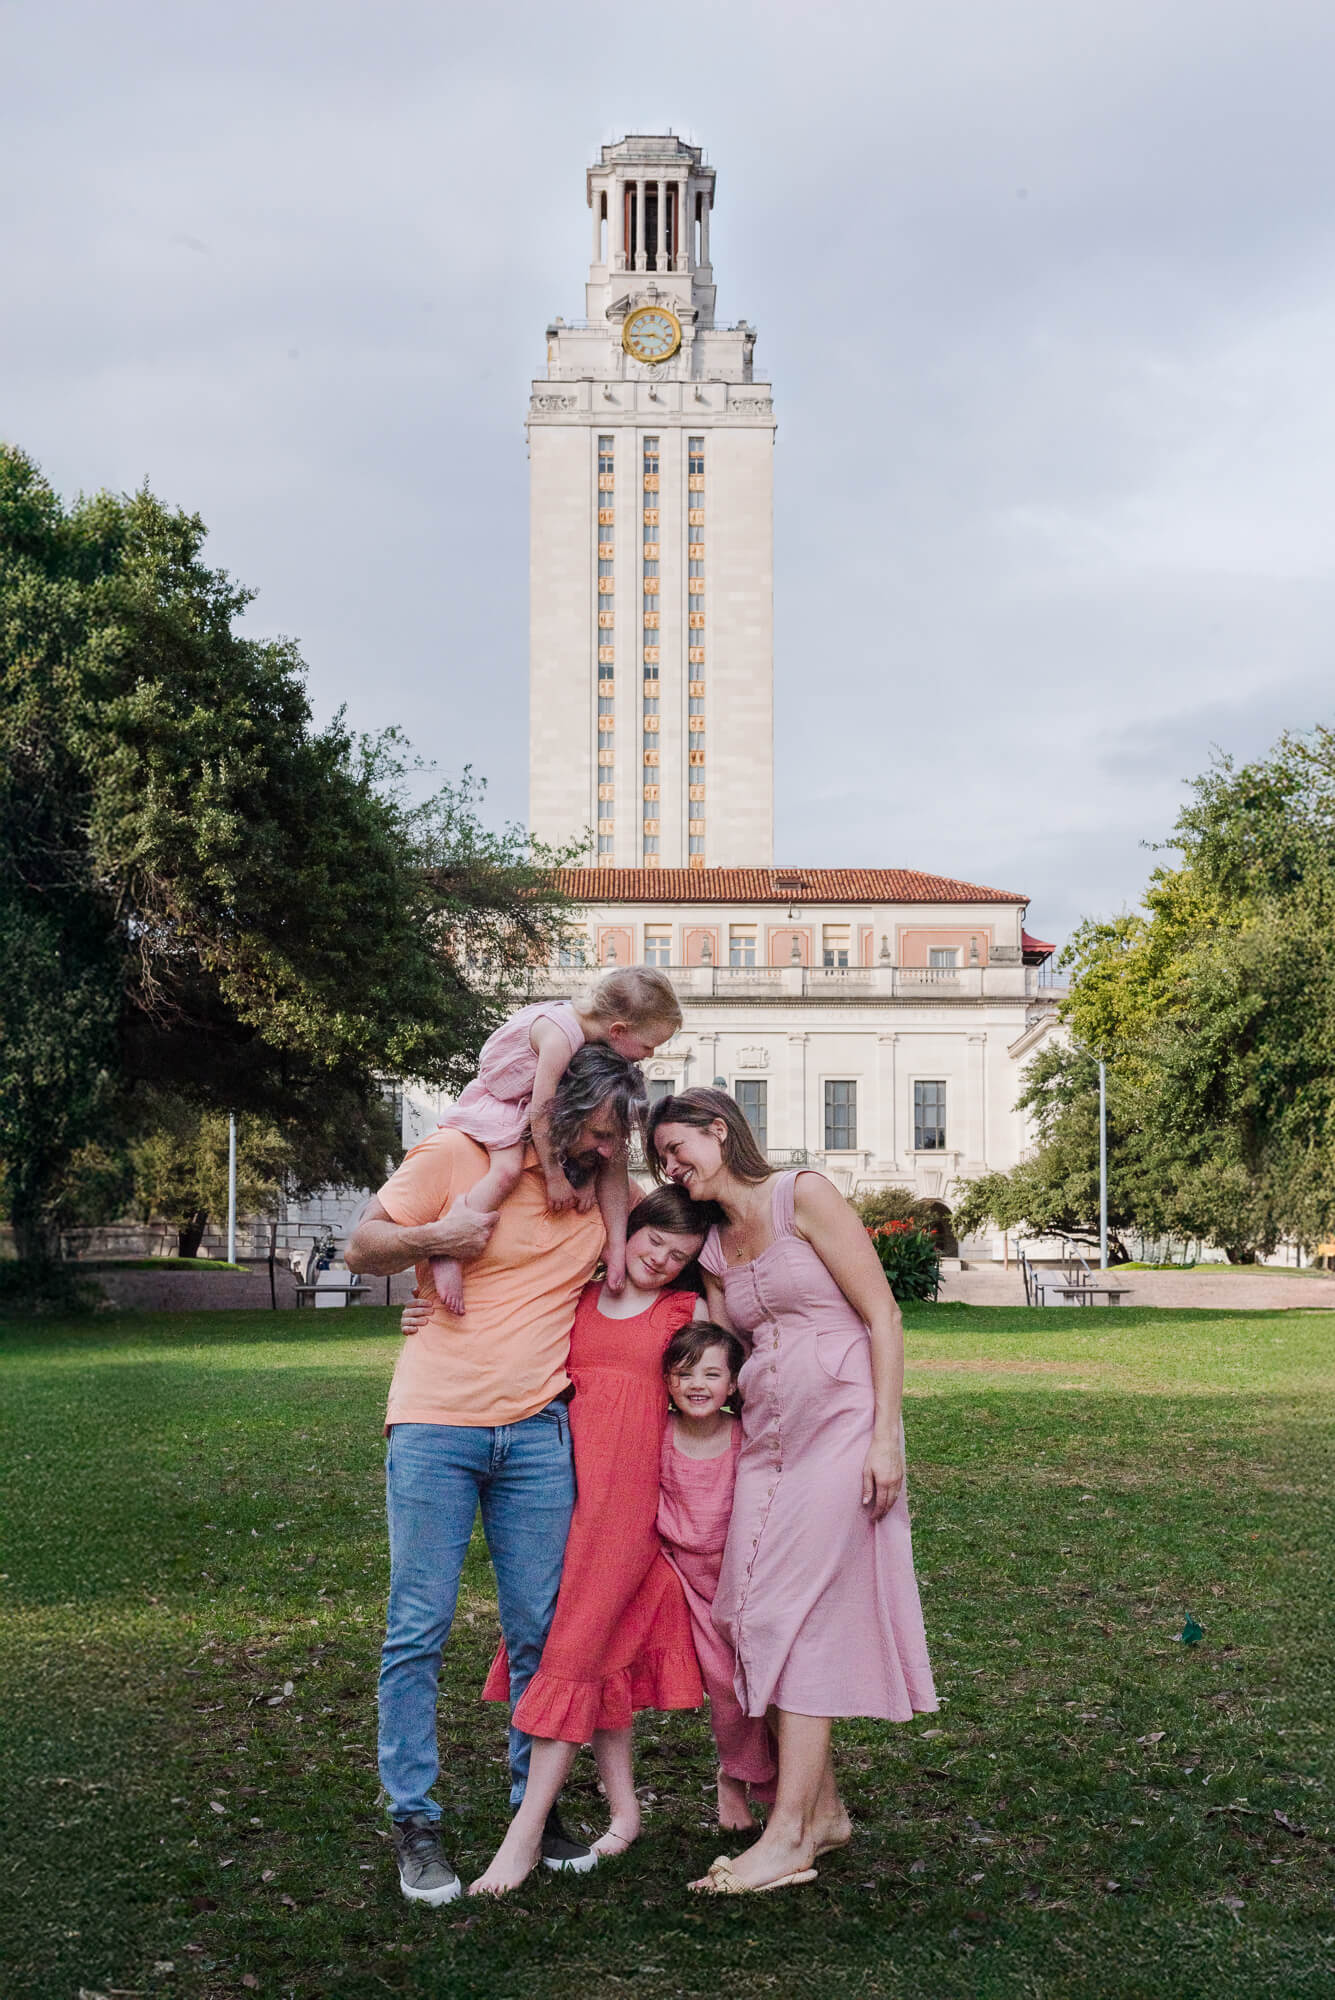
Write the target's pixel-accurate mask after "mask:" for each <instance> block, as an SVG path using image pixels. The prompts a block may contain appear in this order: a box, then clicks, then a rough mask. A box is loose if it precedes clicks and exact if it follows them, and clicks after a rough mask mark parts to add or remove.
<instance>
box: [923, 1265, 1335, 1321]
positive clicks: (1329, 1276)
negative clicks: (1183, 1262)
mask: <svg viewBox="0 0 1335 2000" xmlns="http://www.w3.org/2000/svg"><path fill="white" fill-rule="evenodd" d="M1108 1276H1109V1279H1110V1280H1111V1281H1112V1283H1114V1284H1118V1285H1124V1286H1125V1287H1126V1289H1127V1294H1128V1296H1127V1297H1126V1298H1124V1299H1123V1300H1122V1304H1123V1305H1124V1306H1196V1307H1204V1308H1218V1307H1221V1306H1222V1307H1224V1308H1227V1309H1229V1310H1231V1311H1233V1312H1267V1311H1270V1310H1272V1309H1274V1308H1277V1307H1283V1306H1289V1307H1293V1308H1297V1309H1300V1310H1302V1311H1304V1312H1310V1311H1312V1309H1313V1308H1314V1307H1315V1308H1320V1307H1325V1308H1327V1309H1330V1308H1332V1307H1335V1272H1330V1271H1268V1270H1266V1269H1265V1267H1264V1266H1258V1267H1257V1268H1255V1269H1252V1268H1250V1267H1248V1268H1240V1267H1239V1266H1237V1265H1223V1266H1215V1267H1213V1268H1212V1267H1210V1266H1209V1265H1205V1266H1198V1267H1197V1269H1196V1270H1194V1271H1126V1272H1119V1271H1110V1272H1109V1273H1108ZM1094 1278H1095V1282H1096V1283H1097V1282H1098V1273H1097V1272H1095V1274H1094ZM941 1297H942V1298H943V1299H954V1300H956V1301H957V1302H959V1303H960V1304H963V1305H968V1306H1022V1305H1023V1304H1024V1285H1023V1283H1022V1281H1021V1278H1020V1274H1019V1272H1018V1271H1017V1270H1015V1269H1013V1268H1012V1269H1011V1270H1009V1271H1006V1270H1004V1269H1003V1268H1002V1266H1001V1265H1000V1264H971V1265H970V1266H969V1268H968V1269H967V1270H965V1271H948V1272H947V1273H946V1275H945V1278H944V1279H943V1281H942V1285H941Z"/></svg>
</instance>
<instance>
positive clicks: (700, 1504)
mask: <svg viewBox="0 0 1335 2000" xmlns="http://www.w3.org/2000/svg"><path fill="white" fill-rule="evenodd" d="M741 1443H742V1427H741V1425H740V1424H736V1423H735V1424H734V1425H733V1426H732V1436H731V1439H730V1440H729V1443H728V1446H727V1449H726V1450H724V1451H721V1452H720V1453H719V1454H718V1457H717V1458H690V1457H688V1456H687V1454H686V1453H685V1452H684V1451H678V1449H677V1443H676V1436H675V1426H674V1425H673V1424H672V1423H671V1422H669V1424H668V1426H667V1429H666V1430H665V1431H664V1433H663V1454H662V1461H661V1465H660V1469H659V1475H658V1532H659V1534H660V1535H661V1536H662V1539H663V1553H664V1555H665V1556H666V1557H667V1559H668V1561H669V1562H670V1563H671V1564H672V1567H673V1569H675V1570H676V1572H677V1575H678V1576H679V1577H680V1578H681V1585H682V1589H683V1590H684V1591H685V1593H686V1605H687V1609H688V1610H689V1611H690V1614H691V1636H692V1638H693V1639H694V1640H695V1650H696V1655H697V1657H698V1658H699V1661H700V1673H701V1677H702V1679H703V1680H704V1684H705V1693H706V1694H707V1695H708V1696H709V1721H710V1726H711V1728H712V1729H713V1731H714V1741H715V1743H716V1744H717V1746H718V1759H719V1767H720V1769H721V1770H723V1771H724V1772H726V1774H727V1775H728V1777H730V1778H736V1779H738V1780H740V1782H741V1783H742V1784H745V1785H750V1786H752V1787H753V1789H754V1790H755V1792H756V1795H757V1796H758V1797H759V1798H762V1799H772V1798H773V1796H774V1777H775V1764H774V1743H773V1739H772V1738H771V1736H770V1733H769V1730H768V1728H767V1727H766V1724H765V1722H764V1720H763V1718H759V1717H753V1716H749V1715H747V1714H746V1713H745V1712H744V1711H743V1709H742V1707H741V1704H740V1703H739V1702H738V1700H737V1695H736V1692H735V1691H734V1688H733V1680H734V1678H735V1675H736V1672H737V1661H736V1659H735V1658H734V1656H733V1651H732V1648H731V1646H730V1645H729V1644H728V1642H727V1640H726V1639H725V1638H724V1637H723V1635H722V1633H721V1632H720V1631H719V1630H718V1628H717V1627H716V1626H715V1624H714V1621H713V1618H712V1616H711V1613H712V1611H713V1608H714V1594H715V1592H716V1591H717V1589H718V1578H719V1567H720V1565H721V1563H722V1561H723V1545H724V1543H725V1542H726V1541H727V1539H728V1521H729V1518H730V1516H731V1514H732V1493H733V1482H734V1480H735V1479H736V1476H737V1455H738V1452H739V1451H740V1450H741Z"/></svg>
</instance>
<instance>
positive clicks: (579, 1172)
mask: <svg viewBox="0 0 1335 2000" xmlns="http://www.w3.org/2000/svg"><path fill="white" fill-rule="evenodd" d="M601 1165H602V1161H601V1160H600V1159H599V1157H598V1155H597V1154H596V1153H564V1154H563V1155H562V1157H561V1171H562V1173H563V1174H564V1175H565V1177H566V1179H567V1180H568V1181H569V1182H570V1185H571V1187H573V1188H582V1187H587V1186H588V1184H589V1182H590V1181H591V1180H592V1179H593V1178H594V1175H595V1174H596V1173H597V1171H598V1169H599V1167H600V1166H601Z"/></svg>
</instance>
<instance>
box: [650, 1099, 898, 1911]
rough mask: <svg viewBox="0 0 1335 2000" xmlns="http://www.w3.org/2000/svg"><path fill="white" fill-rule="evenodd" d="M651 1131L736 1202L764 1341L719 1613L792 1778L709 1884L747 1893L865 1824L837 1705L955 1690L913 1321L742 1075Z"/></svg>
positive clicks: (708, 1267) (727, 1245)
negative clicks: (914, 1388)
mask: <svg viewBox="0 0 1335 2000" xmlns="http://www.w3.org/2000/svg"><path fill="white" fill-rule="evenodd" d="M649 1143H650V1153H651V1157H652V1158H653V1159H654V1161H655V1165H656V1168H657V1171H658V1172H659V1173H660V1174H661V1175H662V1176H663V1177H665V1178H666V1179H669V1180H671V1181H673V1182H675V1183H676V1184H677V1185H678V1186H680V1187H684V1188H685V1189H686V1191H687V1193H688V1194H689V1195H690V1196H691V1199H692V1200H693V1201H709V1200H712V1201H716V1202H717V1203H718V1204H719V1206H720V1207H721V1208H722V1209H723V1211H724V1214H725V1216H726V1218H727V1219H726V1221H725V1223H724V1224H723V1226H722V1228H717V1227H716V1228H714V1229H711V1231H710V1233H709V1236H708V1237H707V1239H706V1242H705V1247H704V1250H703V1252H702V1253H701V1259H700V1262H701V1265H702V1267H703V1269H704V1272H705V1287H706V1295H707V1298H708V1302H709V1309H710V1317H711V1318H713V1319H716V1320H718V1321H720V1322H721V1323H722V1324H723V1325H726V1326H731V1327H732V1328H733V1329H734V1330H735V1331H737V1332H739V1333H742V1334H744V1335H745V1336H747V1337H748V1338H749V1340H750V1342H751V1354H750V1358H749V1359H748V1361H747V1363H746V1365H745V1367H744V1368H743V1370H742V1374H741V1390H742V1398H743V1410H742V1433H743V1437H742V1448H741V1455H740V1458H739V1461H738V1469H737V1485H736V1491H735V1498H734V1503H733V1515H732V1523H731V1527H730V1529H729V1532H728V1541H727V1547H726V1549H725V1551H724V1557H723V1568H722V1573H721V1575H720V1578H719V1588H718V1596H717V1598H716V1599H715V1604H714V1622H715V1624H716V1625H717V1626H718V1628H719V1630H720V1632H721V1633H722V1634H723V1636H724V1638H725V1639H727V1640H728V1642H729V1643H730V1644H731V1646H732V1648H733V1650H734V1652H735V1653H736V1655H737V1679H736V1690H737V1696H738V1700H739V1701H740V1703H741V1706H742V1709H743V1710H744V1712H745V1713H746V1714H747V1715H750V1716H763V1715H766V1714H769V1715H770V1719H771V1722H772V1725H773V1727H774V1730H775V1734H776V1735H777V1738H778V1745H779V1782H778V1794H777V1797H776V1800H775V1805H774V1810H773V1812H772V1813H771V1814H770V1816H769V1819H768V1822H767V1824H766V1827H765V1830H764V1832H763V1834H762V1835H761V1836H760V1838H759V1840H757V1841H756V1842H755V1843H754V1845H753V1846H751V1847H749V1848H747V1849H746V1851H745V1852H744V1853H743V1854H741V1855H739V1856H737V1857H735V1858H733V1859H729V1858H728V1857H726V1856H720V1857H719V1858H718V1860H716V1861H715V1862H714V1864H713V1866H712V1867H711V1868H710V1870H709V1872H708V1874H707V1875H706V1876H704V1877H703V1878H702V1880H701V1881H700V1882H699V1883H697V1884H696V1885H695V1886H696V1887H698V1888H701V1889H704V1890H708V1891H711V1892H713V1893H715V1894H731V1895H736V1894H741V1893H744V1892H751V1891H755V1890H760V1889H774V1888H779V1887H782V1886H786V1885H788V1884H790V1883H798V1882H808V1881H811V1880H812V1879H813V1878H814V1875H815V1872H816V1871H815V1868H814V1865H813V1864H814V1862H815V1860H816V1858H817V1857H818V1856H819V1855H820V1854H823V1853H826V1852H827V1851H829V1850H830V1849H832V1848H835V1847H841V1846H843V1845H844V1844H845V1843H846V1842H847V1841H848V1840H849V1839H850V1838H851V1833H852V1829H851V1827H850V1824H849V1820H848V1815H847V1813H846V1812H845V1810H844V1807H843V1803H842V1801H841V1800H840V1797H839V1793H838V1790H837V1787H836V1785H835V1778H834V1767H833V1763H832V1761H831V1757H830V1724H831V1719H832V1718H833V1717H835V1716H847V1715H867V1716H877V1717H882V1718H884V1719H886V1720H889V1721H895V1722H907V1721H908V1720H909V1719H910V1717H911V1716H913V1715H915V1714H921V1713H926V1712H929V1711H931V1710H933V1709H935V1707H936V1705H937V1703H936V1693H935V1690H934V1688H933V1685H932V1673H931V1667H930V1665H929V1663H928V1659H927V1642H926V1637H925V1634H924V1632H923V1622H922V1609H921V1606H920V1604H919V1601H918V1586H917V1580H916V1578H915V1576H914V1572H913V1550H912V1545H911V1542H910V1537H909V1518H908V1505H907V1501H906V1498H905V1494H904V1441H903V1427H902V1423H901V1420H900V1409H901V1401H902V1396H903V1373H904V1345H903V1328H902V1324H901V1321H900V1317H899V1308H898V1307H897V1305H896V1304H895V1300H894V1295H893V1293H892V1292H891V1290H890V1287H889V1286H888V1284H887V1283H886V1281H885V1274H884V1272H883V1271H882V1269H881V1266H880V1262H879V1260H878V1259H877V1257H876V1254H875V1252H874V1250H873V1249H872V1247H871V1244H870V1242H869V1240H868V1238H867V1234H866V1231H865V1230H864V1229H863V1227H862V1224H861V1223H860V1222H859V1221H858V1218H857V1217H856V1215H854V1213H853V1211H852V1209H851V1208H850V1207H849V1205H848V1203H847V1202H846V1201H845V1200H844V1199H843V1197H842V1196H841V1195H840V1194H839V1193H838V1191H837V1190H836V1189H835V1188H834V1187H833V1186H832V1185H831V1184H830V1182H829V1181H827V1180H826V1179H825V1177H824V1176H823V1175H822V1174H817V1173H811V1172H798V1173H789V1174H781V1175H779V1174H775V1173H774V1171H773V1170H772V1169H771V1167H770V1166H769V1164H768V1162H767V1161H766V1159H765V1157H764V1155H763V1154H762V1153H761V1152H760V1150H759V1148H758V1147H757V1145H756V1143H755V1140H754V1138H753V1137H752V1135H751V1129H750V1127H749V1125H748V1124H747V1123H746V1120H745V1118H744V1116H743V1115H742V1113H741V1111H740V1110H739V1109H738V1107H737V1105H736V1104H735V1103H734V1102H733V1100H732V1099H731V1098H730V1097H728V1096H726V1095H725V1094H724V1093H723V1092H722V1091H717V1090H688V1091H684V1092H682V1093H681V1094H680V1095H679V1096H676V1097H669V1098H666V1099H664V1100H663V1101H662V1102H661V1103H659V1104H657V1105H655V1107H654V1110H653V1112H652V1114H651V1116H650V1121H649Z"/></svg>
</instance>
